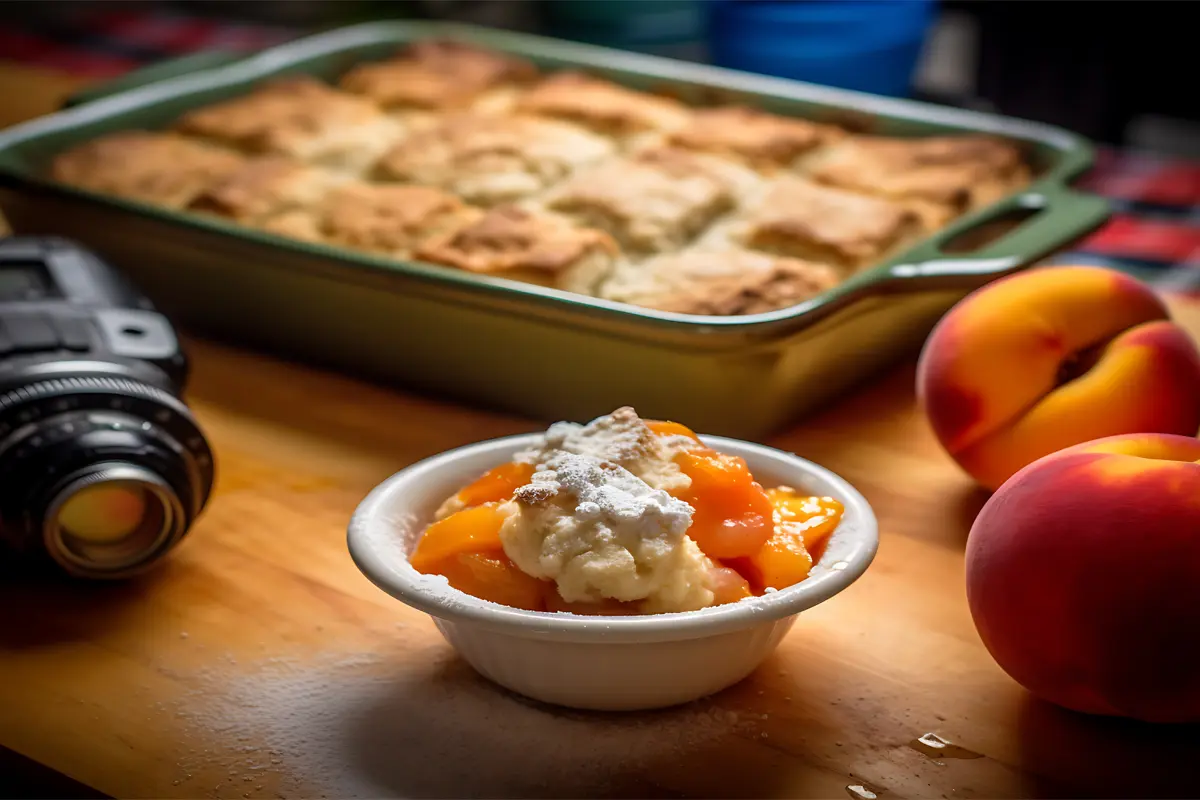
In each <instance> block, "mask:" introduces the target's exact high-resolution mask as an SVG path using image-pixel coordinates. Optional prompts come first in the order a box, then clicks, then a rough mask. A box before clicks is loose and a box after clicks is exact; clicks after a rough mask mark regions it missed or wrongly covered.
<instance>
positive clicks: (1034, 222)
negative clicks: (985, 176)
mask: <svg viewBox="0 0 1200 800" xmlns="http://www.w3.org/2000/svg"><path fill="white" fill-rule="evenodd" d="M1110 214H1111V207H1110V205H1109V202H1108V201H1107V200H1105V199H1104V198H1102V197H1099V196H1097V195H1092V194H1085V193H1083V192H1077V191H1075V190H1073V189H1071V188H1069V187H1067V186H1064V185H1062V184H1058V183H1052V184H1048V185H1043V186H1039V187H1036V188H1035V189H1032V190H1030V191H1026V192H1022V193H1021V194H1017V195H1014V196H1012V197H1010V198H1008V199H1007V200H1004V201H1001V202H1000V203H998V204H997V205H995V206H993V207H992V208H991V209H989V210H988V211H986V212H984V213H983V214H981V215H980V216H978V217H975V218H973V219H972V220H970V221H969V222H966V223H965V224H963V225H954V226H951V227H950V228H948V229H946V230H945V231H941V232H939V233H937V234H935V235H934V236H932V237H931V238H930V239H928V240H926V241H925V242H923V243H921V244H920V245H918V246H917V247H916V248H914V249H913V250H911V251H909V252H907V253H905V254H904V257H903V258H902V259H901V260H900V261H899V262H897V263H895V264H893V265H892V266H891V267H889V269H888V273H889V277H890V278H892V279H895V280H897V281H903V282H908V281H911V280H912V279H920V280H917V281H915V282H914V283H913V284H912V288H914V289H916V288H918V287H919V288H921V289H925V288H928V283H929V280H930V279H933V280H937V282H938V283H942V282H946V283H949V284H954V285H983V284H984V283H987V282H988V281H990V280H991V279H992V278H994V277H997V276H1000V275H1003V274H1005V273H1007V272H1010V271H1012V270H1014V269H1016V268H1018V267H1021V266H1025V265H1028V264H1031V263H1033V262H1036V261H1039V260H1041V259H1043V258H1045V257H1046V256H1048V255H1050V254H1052V253H1054V252H1055V251H1056V250H1059V249H1060V248H1062V247H1063V246H1065V245H1068V244H1070V243H1071V242H1074V241H1075V240H1077V239H1078V238H1080V237H1081V236H1083V235H1085V234H1087V233H1089V232H1090V231H1092V230H1094V229H1095V228H1097V227H1098V226H1099V225H1100V224H1101V223H1103V222H1104V221H1105V220H1107V219H1108V217H1109V215H1110ZM1013 215H1020V216H1023V217H1024V219H1023V220H1022V221H1021V222H1020V223H1018V224H1017V226H1016V227H1015V228H1013V229H1011V230H1009V231H1007V232H1006V233H1003V234H1002V235H1001V236H1000V237H999V238H997V239H994V240H992V241H990V242H987V243H986V244H984V245H983V246H982V247H980V248H979V249H976V250H971V251H969V252H962V253H956V252H947V249H946V248H947V245H949V244H950V243H951V242H953V241H954V240H956V239H960V237H965V236H966V235H967V234H968V233H970V232H972V231H978V230H979V229H980V228H982V227H983V226H985V225H989V224H992V223H997V222H1000V221H1002V220H1003V219H1005V218H1006V217H1010V216H1013ZM889 282H890V281H889Z"/></svg>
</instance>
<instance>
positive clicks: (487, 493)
mask: <svg viewBox="0 0 1200 800" xmlns="http://www.w3.org/2000/svg"><path fill="white" fill-rule="evenodd" d="M532 479H533V465H532V464H521V463H517V462H515V461H514V462H510V463H507V464H501V465H500V466H498V467H495V468H493V469H490V470H488V471H487V472H485V473H484V474H483V475H481V476H480V477H479V478H477V479H476V480H475V481H474V482H473V483H470V484H467V485H466V486H464V487H463V488H462V489H459V491H458V499H459V501H460V502H461V503H462V504H463V507H464V508H470V507H472V506H479V505H483V504H484V503H495V502H503V501H505V500H511V499H512V496H513V492H515V491H516V490H517V489H520V488H521V487H522V486H524V485H525V484H527V483H529V481H531V480H532Z"/></svg>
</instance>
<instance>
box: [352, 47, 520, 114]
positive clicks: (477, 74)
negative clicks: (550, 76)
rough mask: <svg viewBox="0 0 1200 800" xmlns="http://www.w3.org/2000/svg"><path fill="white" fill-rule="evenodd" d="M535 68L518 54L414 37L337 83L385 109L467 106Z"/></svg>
mask: <svg viewBox="0 0 1200 800" xmlns="http://www.w3.org/2000/svg"><path fill="white" fill-rule="evenodd" d="M537 74H538V72H537V68H536V67H535V66H534V65H533V64H532V63H530V62H529V61H526V60H525V59H523V58H517V57H515V56H510V55H507V54H505V53H499V52H496V51H493V50H488V49H486V48H483V47H478V46H476V45H472V44H467V43H465V42H456V41H452V40H447V39H434V40H429V41H422V42H416V43H414V44H412V45H410V46H409V47H408V48H406V49H405V50H404V51H402V52H401V53H399V54H398V55H397V56H395V57H393V58H390V59H387V60H384V61H375V62H372V63H368V64H360V65H358V66H356V67H354V68H352V69H351V70H349V71H348V72H347V73H346V74H345V75H343V76H342V78H341V80H340V81H339V83H338V85H339V86H340V87H341V88H342V89H344V90H346V91H348V92H353V93H355V94H359V95H362V96H364V97H367V98H370V99H371V100H372V101H374V102H375V103H378V104H379V105H380V106H382V107H383V108H386V109H425V110H447V109H463V108H468V107H470V106H472V105H474V104H476V103H480V102H482V101H484V100H485V99H487V95H488V93H489V92H490V91H492V90H496V89H499V88H501V87H505V86H510V87H516V86H520V85H521V84H524V83H528V82H529V81H532V80H533V79H534V78H536V77H537Z"/></svg>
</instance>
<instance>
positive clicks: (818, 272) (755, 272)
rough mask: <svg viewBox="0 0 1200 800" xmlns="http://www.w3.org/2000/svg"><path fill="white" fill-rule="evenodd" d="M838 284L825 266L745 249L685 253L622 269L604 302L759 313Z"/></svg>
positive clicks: (699, 311)
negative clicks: (606, 300) (612, 301)
mask: <svg viewBox="0 0 1200 800" xmlns="http://www.w3.org/2000/svg"><path fill="white" fill-rule="evenodd" d="M837 283H838V275H837V273H836V272H835V271H834V270H833V269H832V268H830V267H829V266H828V265H826V264H816V263H812V262H808V261H802V260H799V259H794V258H781V257H779V256H773V255H768V254H765V253H755V252H751V251H747V250H740V249H729V250H689V251H685V252H682V253H670V254H667V255H661V256H656V257H655V258H652V259H649V260H647V261H645V262H643V263H642V264H638V265H627V266H624V267H622V268H621V269H620V270H618V271H617V273H616V274H615V275H614V276H613V278H612V279H611V280H609V281H608V282H607V283H606V284H605V285H604V287H603V289H602V290H601V296H602V297H605V298H607V299H609V300H615V301H617V302H622V303H630V304H632V305H637V306H641V307H643V308H653V309H656V310H659V311H670V312H674V313H677V314H702V315H707V316H734V315H741V314H759V313H762V312H765V311H774V310H776V309H780V308H787V307H789V306H793V305H796V304H797V303H802V302H804V301H805V300H809V299H811V298H812V297H815V296H816V295H818V294H820V293H821V292H823V291H825V290H827V289H830V288H832V287H833V286H835V285H837Z"/></svg>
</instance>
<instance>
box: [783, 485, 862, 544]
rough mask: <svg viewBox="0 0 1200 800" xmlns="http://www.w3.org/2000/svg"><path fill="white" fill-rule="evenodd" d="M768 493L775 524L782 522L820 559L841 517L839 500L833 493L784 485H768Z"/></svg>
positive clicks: (843, 509) (841, 511) (842, 510)
mask: <svg viewBox="0 0 1200 800" xmlns="http://www.w3.org/2000/svg"><path fill="white" fill-rule="evenodd" d="M767 497H768V498H770V500H771V505H773V506H774V507H775V513H776V514H777V515H778V519H777V521H776V525H777V527H778V526H784V527H785V528H787V531H788V533H790V534H791V535H794V536H799V537H800V540H801V541H802V542H803V543H804V549H805V550H807V551H808V552H809V553H811V554H812V557H813V558H814V559H819V558H820V557H821V555H820V554H821V551H822V550H824V547H825V542H826V541H827V540H828V538H829V535H830V534H831V533H833V532H834V531H835V530H836V529H837V526H838V525H839V524H840V523H841V521H842V514H843V513H845V508H844V507H843V506H842V504H841V503H839V502H838V501H837V500H834V499H833V498H832V497H812V496H807V495H802V494H800V493H798V492H797V491H796V490H795V489H792V488H790V487H786V486H780V487H776V488H774V489H768V490H767Z"/></svg>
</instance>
